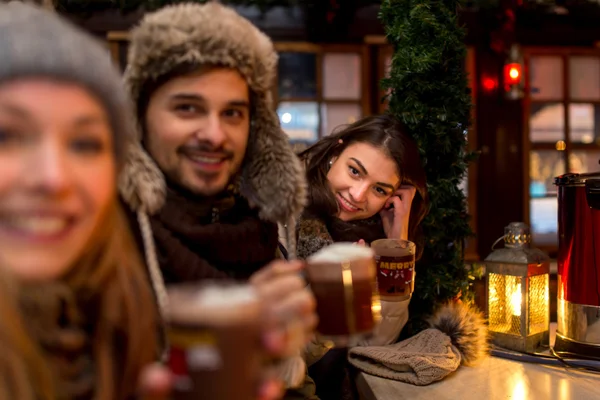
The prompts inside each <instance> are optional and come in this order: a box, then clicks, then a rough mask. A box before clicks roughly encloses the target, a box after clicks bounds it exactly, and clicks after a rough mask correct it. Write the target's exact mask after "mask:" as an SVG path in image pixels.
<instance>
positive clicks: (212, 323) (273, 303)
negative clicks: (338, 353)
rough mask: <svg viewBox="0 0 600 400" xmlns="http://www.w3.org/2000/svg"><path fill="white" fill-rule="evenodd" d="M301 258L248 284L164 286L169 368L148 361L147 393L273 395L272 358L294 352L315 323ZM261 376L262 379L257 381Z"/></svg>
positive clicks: (226, 398)
mask: <svg viewBox="0 0 600 400" xmlns="http://www.w3.org/2000/svg"><path fill="white" fill-rule="evenodd" d="M302 268H303V264H302V263H301V262H293V263H287V262H283V261H280V262H274V263H271V264H270V265H269V266H267V267H266V268H264V269H263V270H261V271H260V272H258V273H256V274H255V275H254V276H253V277H252V279H251V282H250V283H249V284H233V283H225V282H212V283H211V282H205V283H201V284H187V285H185V284H184V285H176V286H172V287H171V288H169V299H170V307H169V312H168V319H169V330H168V337H169V341H170V360H169V367H170V370H168V371H167V370H165V369H161V368H160V367H158V366H152V367H149V368H148V370H147V373H145V374H144V377H142V382H141V385H142V389H143V392H144V393H145V394H144V395H145V397H143V398H145V399H163V398H165V396H168V395H169V394H171V395H173V396H174V398H176V399H181V400H185V399H192V398H193V399H213V398H215V399H216V398H218V399H223V400H233V399H235V400H245V399H247V400H256V399H260V400H275V399H278V398H280V396H282V395H283V385H282V384H281V383H280V382H277V381H274V380H273V379H269V377H268V376H267V371H269V369H268V368H266V365H267V364H268V363H269V360H276V359H279V358H283V357H287V356H289V355H290V354H294V353H298V352H299V351H300V349H301V348H302V347H303V346H304V344H305V343H306V342H307V340H308V334H310V333H312V330H313V329H314V326H315V325H316V315H315V313H314V310H315V301H314V298H313V296H312V293H311V292H310V290H308V289H307V288H306V282H305V281H304V279H303V278H302V277H301V275H300V271H301V269H302ZM261 381H262V383H260V382H261Z"/></svg>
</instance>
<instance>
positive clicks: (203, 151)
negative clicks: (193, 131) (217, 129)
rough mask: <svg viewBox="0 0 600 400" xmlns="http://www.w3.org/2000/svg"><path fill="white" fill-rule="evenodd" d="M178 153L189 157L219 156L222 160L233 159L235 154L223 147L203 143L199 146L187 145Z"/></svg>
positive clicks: (179, 149)
mask: <svg viewBox="0 0 600 400" xmlns="http://www.w3.org/2000/svg"><path fill="white" fill-rule="evenodd" d="M177 152H178V153H179V154H184V155H187V156H194V155H207V154H210V155H213V156H215V155H216V156H219V157H222V158H233V156H234V154H233V152H232V151H230V150H226V149H224V148H223V147H215V146H212V145H211V144H209V143H202V144H198V145H186V146H181V147H179V148H178V150H177Z"/></svg>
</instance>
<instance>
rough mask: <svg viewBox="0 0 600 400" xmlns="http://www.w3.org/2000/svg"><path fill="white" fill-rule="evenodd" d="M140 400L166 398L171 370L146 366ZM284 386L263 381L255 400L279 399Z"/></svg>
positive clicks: (169, 392) (140, 384)
mask: <svg viewBox="0 0 600 400" xmlns="http://www.w3.org/2000/svg"><path fill="white" fill-rule="evenodd" d="M139 388H140V396H139V399H140V400H168V399H170V398H171V394H172V393H171V391H172V389H173V375H172V374H171V371H169V369H168V368H167V367H165V366H162V365H160V364H152V365H149V366H147V367H146V368H145V369H144V370H143V371H142V374H141V376H140V381H139ZM283 394H284V388H283V385H282V384H281V382H278V381H275V380H266V381H264V382H263V383H262V384H261V386H260V388H259V390H258V393H257V396H256V398H257V400H279V399H281V398H282V397H283Z"/></svg>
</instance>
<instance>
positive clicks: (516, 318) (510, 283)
mask: <svg viewBox="0 0 600 400" xmlns="http://www.w3.org/2000/svg"><path fill="white" fill-rule="evenodd" d="M521 281H522V278H521V277H520V276H511V275H501V274H496V273H490V274H489V290H488V304H489V316H488V318H489V329H490V331H492V332H500V333H506V334H510V335H516V336H520V335H521V309H522V308H521V303H522V286H521Z"/></svg>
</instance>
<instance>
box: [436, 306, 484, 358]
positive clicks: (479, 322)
mask: <svg viewBox="0 0 600 400" xmlns="http://www.w3.org/2000/svg"><path fill="white" fill-rule="evenodd" d="M429 323H430V325H431V327H432V328H435V329H438V330H440V331H442V332H443V333H445V334H446V335H448V336H449V337H450V339H451V341H452V344H453V345H454V346H455V347H456V348H457V349H458V351H459V352H460V354H461V358H462V363H463V364H464V365H473V364H476V363H477V362H479V361H481V360H482V359H483V358H485V357H486V356H487V355H488V353H489V342H488V328H487V325H486V323H485V319H484V318H483V314H482V313H481V312H480V311H479V310H477V309H476V308H475V306H473V305H468V304H466V303H462V302H460V303H459V302H450V303H447V304H444V305H443V306H441V307H440V308H439V309H438V310H437V311H436V312H435V314H434V315H433V316H432V317H431V319H430V320H429Z"/></svg>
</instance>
